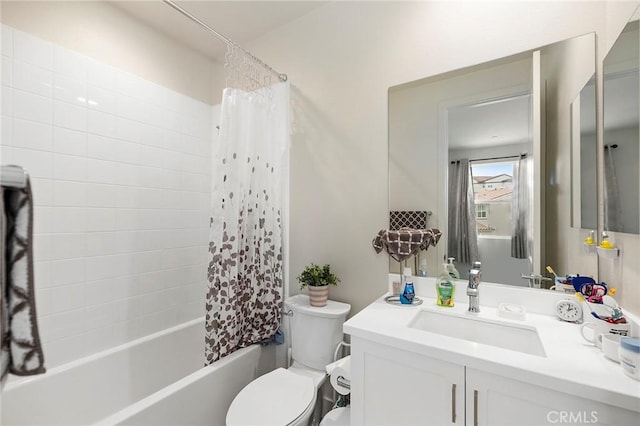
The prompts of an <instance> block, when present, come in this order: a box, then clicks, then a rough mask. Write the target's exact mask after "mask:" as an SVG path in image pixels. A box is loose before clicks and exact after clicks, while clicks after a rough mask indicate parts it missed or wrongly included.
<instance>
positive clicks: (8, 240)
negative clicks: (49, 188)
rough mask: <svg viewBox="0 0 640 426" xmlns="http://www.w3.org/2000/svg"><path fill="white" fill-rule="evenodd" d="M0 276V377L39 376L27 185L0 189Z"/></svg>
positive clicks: (41, 366) (30, 206)
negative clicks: (0, 231) (0, 225)
mask: <svg viewBox="0 0 640 426" xmlns="http://www.w3.org/2000/svg"><path fill="white" fill-rule="evenodd" d="M0 204H2V205H1V206H0V207H2V209H1V213H2V214H1V216H2V218H1V219H2V238H1V239H0V240H1V241H0V251H1V253H0V254H1V256H2V257H1V259H0V260H1V263H2V274H1V275H0V289H1V290H2V291H1V292H0V314H1V318H2V322H1V325H0V338H1V345H0V367H1V368H2V369H1V370H0V378H4V377H5V376H6V374H7V373H11V374H15V375H17V376H31V375H34V374H42V373H44V372H45V371H46V370H45V368H44V356H43V353H42V345H41V344H40V336H39V335H38V323H37V321H36V303H35V289H34V285H33V203H32V197H31V185H30V183H29V181H28V180H27V184H26V186H25V187H24V188H21V189H17V188H3V187H0Z"/></svg>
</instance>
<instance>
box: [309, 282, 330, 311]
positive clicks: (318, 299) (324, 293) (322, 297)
mask: <svg viewBox="0 0 640 426" xmlns="http://www.w3.org/2000/svg"><path fill="white" fill-rule="evenodd" d="M307 290H308V291H309V304H310V305H311V306H315V307H318V308H321V307H323V306H327V299H328V298H329V286H328V285H323V286H308V287H307Z"/></svg>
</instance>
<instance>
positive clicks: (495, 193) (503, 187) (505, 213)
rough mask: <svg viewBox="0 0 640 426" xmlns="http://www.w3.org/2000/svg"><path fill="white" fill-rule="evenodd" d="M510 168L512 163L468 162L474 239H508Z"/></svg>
mask: <svg viewBox="0 0 640 426" xmlns="http://www.w3.org/2000/svg"><path fill="white" fill-rule="evenodd" d="M514 165H515V159H514V160H511V159H508V160H499V161H495V160H494V161H487V160H484V161H482V160H479V161H472V162H471V175H472V178H473V192H474V202H475V205H476V220H477V221H476V229H477V230H478V235H485V236H487V235H490V236H509V235H511V195H512V193H513V166H514ZM489 209H491V211H489Z"/></svg>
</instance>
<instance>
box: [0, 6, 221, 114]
mask: <svg viewBox="0 0 640 426" xmlns="http://www.w3.org/2000/svg"><path fill="white" fill-rule="evenodd" d="M0 11H1V14H0V18H1V19H2V22H3V23H4V24H6V25H9V26H12V27H14V28H16V29H19V30H22V31H25V32H27V33H29V34H32V35H35V36H37V37H41V38H43V39H46V40H49V41H51V42H54V43H56V44H59V45H61V46H64V47H67V48H69V49H71V50H74V51H76V52H78V53H81V54H84V55H88V56H91V57H92V58H95V59H98V60H100V61H102V62H105V63H107V64H109V65H112V66H114V67H116V68H118V69H121V70H124V71H128V72H131V73H134V74H136V75H138V76H140V77H142V78H144V79H147V80H149V81H153V82H154V83H157V84H160V85H162V86H164V87H167V88H169V89H172V90H175V91H177V92H180V93H182V94H185V95H187V96H190V97H192V98H194V99H197V100H200V101H203V102H207V103H210V104H215V103H218V100H219V97H220V90H221V86H219V85H217V84H216V83H217V81H216V80H214V76H215V75H218V74H220V75H224V73H225V71H224V70H223V69H222V68H221V66H220V65H219V64H216V63H214V62H212V61H211V60H210V59H208V58H206V57H204V56H202V55H201V54H199V53H198V52H196V51H194V50H192V49H190V48H188V47H187V46H184V45H182V44H180V43H178V42H176V41H175V40H173V39H172V38H170V37H167V36H165V35H163V34H160V33H158V32H157V31H156V30H154V29H153V28H151V27H149V26H147V25H146V24H144V23H141V22H140V21H138V20H137V19H135V18H133V17H131V16H129V15H128V14H126V13H125V12H123V11H121V10H120V9H118V8H117V7H114V6H113V5H112V4H109V3H107V2H104V1H2V4H1V8H0Z"/></svg>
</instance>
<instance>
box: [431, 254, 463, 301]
mask: <svg viewBox="0 0 640 426" xmlns="http://www.w3.org/2000/svg"><path fill="white" fill-rule="evenodd" d="M452 266H453V262H452V261H451V262H450V263H443V264H442V273H441V274H440V276H439V277H438V280H437V281H436V296H437V303H438V306H446V307H448V308H451V307H453V303H454V302H453V296H454V294H455V292H456V282H455V280H454V279H453V278H452V276H451V274H452V272H451V270H452V269H451V267H452ZM453 271H455V273H457V272H458V271H456V270H455V267H453Z"/></svg>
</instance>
